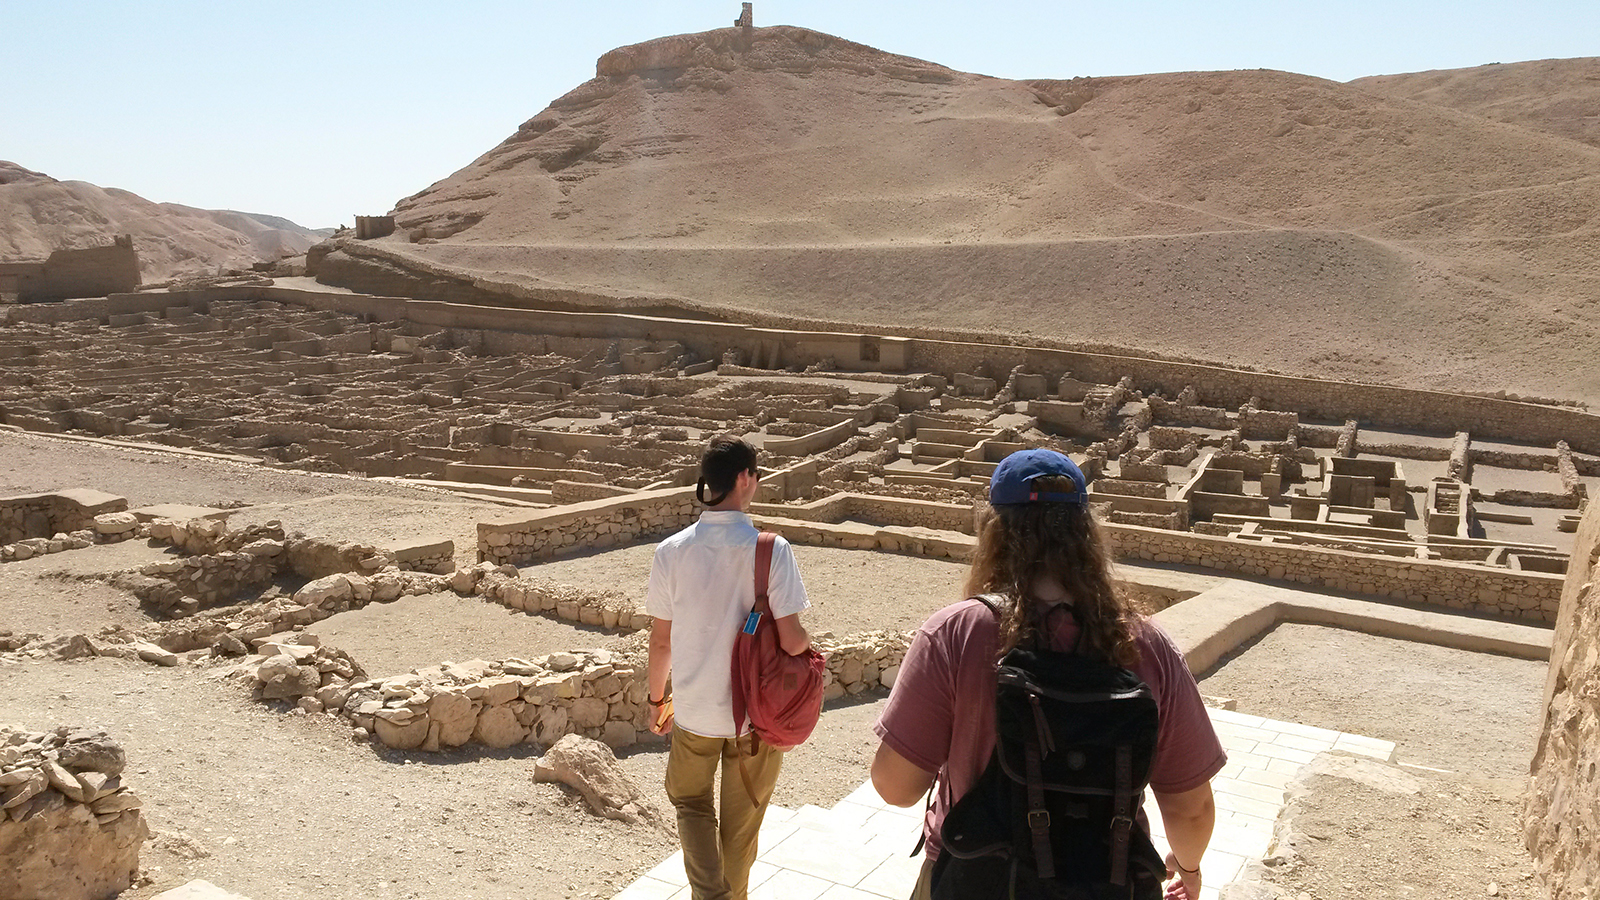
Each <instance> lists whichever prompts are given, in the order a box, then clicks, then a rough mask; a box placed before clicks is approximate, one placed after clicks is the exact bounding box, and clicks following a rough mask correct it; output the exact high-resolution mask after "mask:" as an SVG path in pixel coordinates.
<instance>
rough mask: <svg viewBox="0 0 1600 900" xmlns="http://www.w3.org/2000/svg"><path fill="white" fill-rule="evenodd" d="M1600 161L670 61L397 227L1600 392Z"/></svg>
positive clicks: (951, 75) (1347, 367)
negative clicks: (1596, 361)
mask: <svg viewBox="0 0 1600 900" xmlns="http://www.w3.org/2000/svg"><path fill="white" fill-rule="evenodd" d="M1596 208H1600V148H1595V147H1590V146H1587V145H1585V144H1582V143H1579V142H1576V141H1573V140H1570V139H1566V138H1561V137H1555V136H1552V135H1549V134H1546V133H1541V132H1537V131H1533V130H1530V129H1528V128H1526V127H1520V126H1512V125H1507V124H1504V123H1501V122H1496V121H1492V120H1490V119H1487V118H1485V117H1484V116H1482V115H1479V114H1477V113H1469V112H1463V111H1461V110H1458V109H1451V108H1446V107H1442V106H1439V105H1435V104H1425V103H1420V102H1417V101H1414V100H1410V99H1395V98H1391V97H1389V96H1386V95H1384V94H1380V93H1376V92H1374V90H1372V89H1369V88H1364V87H1362V86H1352V85H1345V84H1339V83H1336V82H1330V81H1325V80H1322V79H1317V78H1311V77H1307V76H1302V75H1294V74H1289V73H1284V72H1273V71H1239V72H1200V73H1174V74H1163V75H1148V76H1136V77H1118V78H1083V79H1074V80H1070V81H1063V80H1034V81H1010V80H1004V79H997V78H991V77H987V76H983V75H974V74H967V73H962V72H957V71H953V70H951V69H948V68H945V67H943V66H939V65H937V64H934V63H931V62H925V61H922V60H915V59H908V58H906V57H901V56H895V55H892V54H888V53H884V52H881V51H878V50H874V49H872V48H870V47H865V46H863V45H860V44H855V43H852V42H850V41H846V40H843V39H841V38H837V37H832V36H829V35H825V34H819V33H817V32H813V31H807V30H805V29H800V28H792V27H775V28H761V29H756V30H755V31H754V32H753V34H751V35H749V36H748V37H747V36H745V35H743V34H742V33H741V32H739V31H738V30H736V29H723V30H719V31H713V32H707V33H704V34H693V35H680V36H675V37H670V38H663V39H659V40H656V41H651V42H648V43H645V44H640V45H636V46H631V47H624V48H620V49H618V50H614V51H612V52H610V53H608V54H606V55H605V56H603V57H601V59H600V60H599V62H598V64H597V74H596V77H595V78H594V79H592V80H590V81H588V82H585V83H584V84H582V85H579V86H578V87H576V88H575V89H574V90H572V91H571V92H570V93H568V94H567V95H565V96H563V97H561V98H559V99H557V100H556V101H555V102H553V103H551V104H550V105H549V107H548V108H546V109H545V110H544V111H543V112H540V113H539V114H538V115H536V116H534V117H533V118H532V119H530V120H528V121H527V122H526V123H524V124H523V125H522V127H520V128H519V129H517V131H516V133H514V134H512V135H511V136H510V137H509V138H507V139H506V140H505V141H504V142H502V143H501V144H500V145H499V146H497V147H495V148H492V149H491V150H489V151H488V152H487V153H485V154H484V155H483V156H482V157H480V158H479V159H477V160H476V161H474V162H473V163H472V164H471V165H469V166H467V167H466V168H464V169H462V170H461V171H459V172H456V173H455V174H453V175H451V176H449V177H448V178H446V179H444V180H443V181H440V182H438V183H436V184H434V185H433V186H431V187H429V188H427V189H426V190H424V191H422V192H421V193H419V194H416V195H414V196H412V197H408V198H406V199H405V200H402V201H401V202H400V203H399V205H398V207H397V208H396V210H395V213H396V215H397V217H398V220H399V224H400V226H401V228H400V231H399V232H398V233H397V234H396V235H395V236H394V237H393V238H390V239H386V240H384V241H380V242H371V243H368V244H366V245H365V247H366V248H367V249H368V252H369V253H371V252H382V253H384V254H385V255H387V256H388V257H389V258H390V260H389V261H390V262H391V263H393V262H395V261H398V262H399V263H401V264H402V265H414V266H416V267H417V268H419V269H424V270H426V271H428V272H430V273H433V274H438V273H440V272H454V273H459V274H461V275H464V276H467V277H470V278H473V279H476V280H478V281H479V283H480V284H501V285H504V286H506V287H507V288H508V289H513V290H522V291H532V292H538V291H547V292H550V293H552V294H554V293H561V292H565V293H564V294H563V296H567V295H577V294H582V295H586V296H597V297H600V298H602V302H603V300H604V298H607V297H611V298H629V299H628V301H627V302H631V303H635V304H644V303H647V302H650V301H663V302H670V303H675V304H677V305H680V306H685V307H702V308H711V309H715V310H718V311H722V312H724V313H727V314H732V315H736V316H739V317H743V318H749V319H755V320H761V321H768V322H789V323H795V324H799V323H805V324H807V325H810V324H812V323H817V322H835V323H855V324H858V325H860V326H863V327H866V328H886V329H895V330H902V331H903V330H908V329H909V330H915V331H921V332H931V331H951V332H966V333H974V332H977V333H987V334H993V335H998V336H1001V337H1005V338H1017V339H1021V340H1052V341H1057V342H1065V343H1072V344H1077V345H1085V346H1099V347H1109V348H1127V349H1130V350H1134V351H1140V352H1152V353H1158V354H1167V355H1175V356H1182V357H1187V358H1194V359H1202V360H1213V361H1217V362H1221V363H1227V364H1237V365H1245V366H1251V367H1260V368H1270V369H1276V370H1280V371H1286V372H1294V373H1300V374H1307V375H1314V376H1320V377H1335V378H1351V379H1361V380H1375V381H1387V382H1392V383H1398V384H1404V385H1408V386H1422V387H1443V388H1450V389H1457V390H1470V391H1485V392H1492V391H1496V390H1507V391H1510V392H1514V393H1520V394H1528V395H1534V396H1547V397H1561V398H1568V399H1581V400H1600V367H1596V366H1594V365H1593V361H1592V359H1591V358H1590V354H1589V351H1588V350H1587V348H1589V347H1592V346H1594V345H1595V344H1596V343H1597V342H1600V220H1597V219H1596V218H1595V217H1594V216H1593V210H1594V209H1596Z"/></svg>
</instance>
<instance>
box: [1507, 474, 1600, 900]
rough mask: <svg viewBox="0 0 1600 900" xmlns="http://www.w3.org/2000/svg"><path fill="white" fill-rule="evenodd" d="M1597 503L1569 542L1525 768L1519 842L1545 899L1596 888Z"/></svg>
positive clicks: (1561, 899) (1599, 794)
mask: <svg viewBox="0 0 1600 900" xmlns="http://www.w3.org/2000/svg"><path fill="white" fill-rule="evenodd" d="M1597 572H1600V503H1597V504H1591V505H1590V507H1589V512H1588V513H1587V514H1586V515H1585V516H1584V517H1583V521H1582V523H1581V524H1580V525H1579V527H1578V537H1577V543H1576V544H1575V552H1574V553H1573V555H1572V563H1571V566H1570V570H1569V572H1568V575H1567V579H1566V585H1565V588H1564V590H1563V591H1562V596H1561V612H1560V616H1559V617H1558V619H1557V621H1556V630H1555V636H1554V638H1553V640H1552V642H1551V647H1550V672H1549V675H1548V676H1547V678H1546V681H1545V697H1544V699H1545V703H1544V721H1543V723H1542V724H1541V725H1540V728H1539V744H1538V749H1537V750H1536V751H1535V752H1534V757H1533V764H1532V766H1531V767H1530V771H1531V774H1532V777H1531V778H1530V779H1529V784H1528V802H1527V807H1526V809H1525V813H1526V817H1525V819H1524V829H1523V837H1524V839H1525V841H1526V843H1527V847H1528V852H1529V854H1530V855H1532V857H1533V862H1534V866H1535V868H1536V869H1537V870H1538V873H1539V875H1540V877H1541V879H1542V880H1543V881H1544V883H1545V887H1546V889H1547V891H1548V896H1549V897H1550V898H1552V900H1579V898H1589V897H1592V896H1593V891H1594V888H1595V885H1597V884H1600V699H1597V698H1600V590H1597V589H1596V586H1595V576H1596V573H1597Z"/></svg>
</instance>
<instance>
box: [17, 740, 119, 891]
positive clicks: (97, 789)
mask: <svg viewBox="0 0 1600 900" xmlns="http://www.w3.org/2000/svg"><path fill="white" fill-rule="evenodd" d="M126 765H127V757H126V754H125V753H124V752H123V749H122V747H121V746H120V745H119V744H117V743H116V742H115V741H113V740H112V739H111V738H110V737H109V736H107V735H106V733H105V732H103V731H95V730H90V729H85V728H72V727H70V726H65V725H63V726H61V727H59V728H56V729H55V730H54V731H49V732H32V731H27V730H25V729H23V728H21V727H19V726H6V725H0V810H3V814H0V897H6V898H17V900H26V898H51V900H101V898H103V897H107V896H110V895H113V894H116V893H118V892H119V891H122V890H123V889H125V888H127V887H128V886H129V885H131V884H132V883H133V879H134V876H135V875H136V874H137V873H138V869H139V847H140V845H141V844H143V843H144V840H145V838H146V837H148V836H149V834H150V829H149V827H148V826H147V825H146V824H145V821H144V818H143V816H142V815H141V814H140V812H139V809H140V807H141V806H142V805H143V804H142V802H141V801H140V800H139V798H138V797H137V796H135V795H134V794H133V793H132V792H131V791H129V790H127V788H126V787H125V786H124V785H123V783H122V777H121V776H122V770H123V768H124V766H126Z"/></svg>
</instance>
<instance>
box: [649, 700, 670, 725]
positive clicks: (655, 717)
mask: <svg viewBox="0 0 1600 900" xmlns="http://www.w3.org/2000/svg"><path fill="white" fill-rule="evenodd" d="M649 706H650V730H651V731H652V732H653V733H655V734H661V735H665V734H669V733H671V731H672V720H673V715H672V695H671V694H668V695H667V696H665V697H663V698H662V699H661V705H659V706H657V705H656V704H654V703H651V704H649Z"/></svg>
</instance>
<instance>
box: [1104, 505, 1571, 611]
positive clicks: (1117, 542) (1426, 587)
mask: <svg viewBox="0 0 1600 900" xmlns="http://www.w3.org/2000/svg"><path fill="white" fill-rule="evenodd" d="M1104 528H1105V532H1106V537H1107V539H1108V542H1109V544H1110V547H1111V551H1112V553H1113V555H1114V556H1116V557H1117V558H1118V559H1143V560H1150V561H1152V562H1161V563H1178V564H1180V565H1189V566H1199V567H1201V568H1205V569H1216V570H1218V571H1225V572H1239V573H1242V574H1245V575H1251V576H1255V577H1259V578H1272V579H1279V580H1284V581H1294V582H1299V583H1301V584H1313V585H1319V586H1321V587H1325V588H1329V589H1331V590H1338V591H1351V592H1354V593H1360V594H1367V595H1370V596H1375V597H1388V598H1391V599H1395V600H1403V601H1406V602H1410V603H1424V604H1428V605H1431V606H1445V607H1450V608H1453V609H1467V610H1472V611H1475V612H1484V613H1490V614H1494V615H1501V616H1509V617H1513V618H1519V619H1529V620H1533V621H1537V622H1554V621H1555V618H1556V610H1557V607H1558V604H1559V603H1560V599H1561V577H1560V576H1558V575H1546V574H1542V573H1538V572H1513V571H1509V570H1504V569H1491V568H1484V567H1482V566H1472V565H1466V564H1462V563H1451V562H1443V561H1434V560H1420V559H1405V558H1395V557H1379V556H1367V555H1364V554H1360V553H1350V552H1346V551H1342V550H1330V549H1324V548H1320V547H1304V546H1299V547H1293V546H1284V545H1280V544H1269V543H1259V542H1253V541H1241V540H1234V539H1231V538H1225V537H1213V536H1210V535H1204V534H1194V533H1188V532H1175V531H1163V530H1159V529H1152V528H1139V527H1136V526H1130V525H1115V524H1108V525H1106V526H1104Z"/></svg>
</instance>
